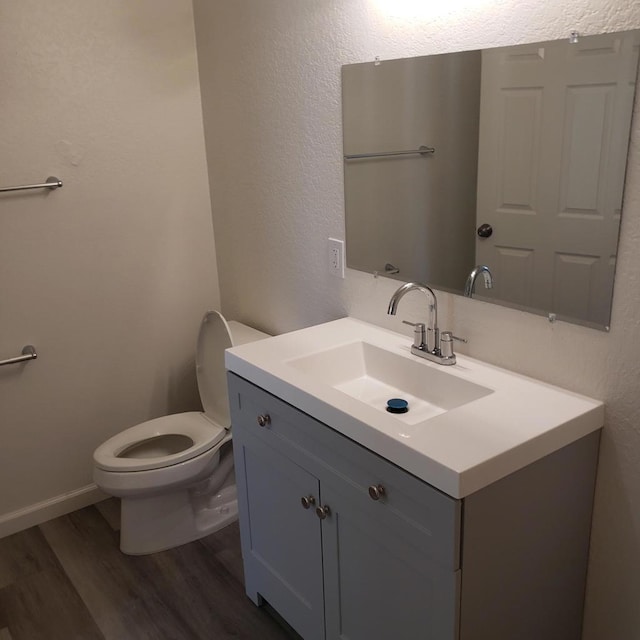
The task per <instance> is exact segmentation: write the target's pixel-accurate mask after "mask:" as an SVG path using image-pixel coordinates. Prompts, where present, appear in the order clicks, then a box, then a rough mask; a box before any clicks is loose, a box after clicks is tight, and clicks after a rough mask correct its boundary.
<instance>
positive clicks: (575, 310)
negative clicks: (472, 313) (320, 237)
mask: <svg viewBox="0 0 640 640" xmlns="http://www.w3.org/2000/svg"><path fill="white" fill-rule="evenodd" d="M571 40H574V41H570V39H569V38H567V39H566V40H563V41H555V42H542V43H536V44H526V45H519V46H513V47H503V48H496V49H487V50H483V51H467V52H461V53H451V54H442V55H434V56H425V57H418V58H409V59H403V60H390V61H382V62H379V61H376V62H368V63H362V64H351V65H346V66H344V67H343V68H342V101H343V131H344V174H345V208H346V240H347V266H348V267H350V268H352V269H358V270H361V271H367V272H370V273H374V274H383V275H386V276H389V277H394V278H397V279H400V280H403V281H411V280H414V281H420V282H425V283H427V284H429V285H431V286H433V287H435V288H438V289H441V290H445V291H449V292H453V293H459V294H463V292H464V290H465V285H469V284H470V282H469V279H468V277H469V275H470V273H471V272H472V270H473V269H474V268H475V267H476V266H477V265H486V266H487V267H489V270H490V272H491V275H492V281H493V287H492V288H490V289H489V288H485V286H484V285H485V280H484V277H479V278H478V279H477V281H476V282H475V289H474V291H473V292H472V296H473V297H475V298H478V299H481V300H483V301H489V302H495V303H498V304H503V305H507V306H511V307H516V308H519V309H523V310H526V311H531V312H534V313H540V314H544V315H549V317H550V319H553V318H558V319H561V320H566V321H569V322H575V323H578V324H584V325H588V326H591V327H595V328H599V329H608V325H609V319H610V313H611V300H612V296H613V280H614V272H615V263H616V254H617V245H618V233H619V228H620V217H621V209H622V200H623V188H624V181H625V170H626V164H627V153H628V147H629V135H630V131H631V115H632V111H633V102H634V96H635V87H636V78H637V75H638V51H639V44H640V31H628V32H621V33H610V34H603V35H597V36H587V37H577V38H572V39H571ZM575 40H577V41H575ZM468 293H469V292H468V291H467V294H468Z"/></svg>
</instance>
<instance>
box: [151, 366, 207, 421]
mask: <svg viewBox="0 0 640 640" xmlns="http://www.w3.org/2000/svg"><path fill="white" fill-rule="evenodd" d="M163 403H164V404H165V408H164V410H163V411H162V412H161V413H159V414H158V415H168V414H171V413H183V412H185V411H202V403H201V402H200V394H199V393H198V381H197V378H196V364H195V360H194V359H193V358H191V359H189V360H188V361H186V362H184V363H183V364H181V365H179V366H177V367H174V368H170V369H168V370H166V369H163V368H159V369H158V371H157V372H156V376H155V380H154V383H153V391H152V393H151V397H150V398H149V407H150V408H152V409H156V410H157V407H161V406H162V405H163ZM155 412H157V411H154V413H155Z"/></svg>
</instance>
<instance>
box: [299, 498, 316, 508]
mask: <svg viewBox="0 0 640 640" xmlns="http://www.w3.org/2000/svg"><path fill="white" fill-rule="evenodd" d="M300 502H301V503H302V506H303V508H304V509H309V508H310V507H312V506H313V505H314V504H315V503H316V499H315V498H314V497H313V496H302V498H300Z"/></svg>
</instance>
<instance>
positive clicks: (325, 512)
mask: <svg viewBox="0 0 640 640" xmlns="http://www.w3.org/2000/svg"><path fill="white" fill-rule="evenodd" d="M316 515H317V516H318V518H320V520H324V519H325V518H326V517H327V516H330V515H331V509H329V505H325V506H324V507H316Z"/></svg>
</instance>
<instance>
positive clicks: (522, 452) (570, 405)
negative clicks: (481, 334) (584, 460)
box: [225, 318, 604, 498]
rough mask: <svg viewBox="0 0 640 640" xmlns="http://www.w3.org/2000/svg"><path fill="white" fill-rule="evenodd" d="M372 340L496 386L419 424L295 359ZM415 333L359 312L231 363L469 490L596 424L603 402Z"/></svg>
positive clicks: (232, 354) (230, 357)
mask: <svg viewBox="0 0 640 640" xmlns="http://www.w3.org/2000/svg"><path fill="white" fill-rule="evenodd" d="M355 341H363V342H366V343H369V344H371V345H374V346H378V347H381V348H383V349H386V350H389V351H392V352H394V353H396V354H398V355H400V356H401V357H403V358H409V359H412V360H415V361H418V362H420V364H421V366H424V367H436V368H437V369H438V370H440V371H444V372H445V373H446V374H448V375H452V376H456V377H459V378H461V379H463V380H466V381H469V382H473V383H475V384H478V385H481V386H483V387H486V388H488V389H490V390H491V391H492V392H491V393H489V394H488V395H485V396H484V397H482V398H480V399H477V400H473V401H472V402H469V403H467V404H464V405H462V406H460V407H457V408H454V409H449V410H448V411H446V412H444V413H441V414H440V415H436V416H434V417H430V418H428V419H426V420H424V421H421V422H417V423H415V424H406V423H403V422H402V421H401V420H399V419H398V416H395V415H392V414H388V413H386V412H384V411H381V410H379V409H377V408H375V407H372V406H368V405H367V404H365V403H363V402H361V401H359V400H356V399H355V398H353V397H351V396H349V395H347V394H345V393H343V392H342V391H339V390H338V389H335V388H333V387H330V386H328V385H326V384H323V383H322V382H319V381H318V380H317V379H316V378H314V377H313V376H312V375H306V374H305V373H303V372H301V371H300V370H299V369H298V368H295V367H294V366H292V365H291V364H289V361H291V360H294V359H297V358H300V357H303V356H306V355H309V354H313V353H315V352H319V351H323V350H325V349H329V348H333V347H335V346H339V345H343V344H349V343H352V342H355ZM410 346H411V339H410V338H408V337H407V336H404V335H401V334H398V333H395V332H392V331H388V330H386V329H382V328H380V327H377V326H375V325H371V324H369V323H366V322H362V321H359V320H355V319H353V318H343V319H341V320H336V321H334V322H328V323H325V324H321V325H317V326H314V327H309V328H307V329H301V330H299V331H293V332H291V333H286V334H282V335H279V336H275V337H272V338H268V339H265V340H260V341H258V342H252V343H249V344H246V345H242V346H238V347H234V348H232V349H229V350H227V352H226V357H225V361H226V366H227V369H228V370H229V371H232V372H233V373H235V374H237V375H239V376H241V377H242V378H245V379H246V380H248V381H249V382H252V383H254V384H256V385H257V386H259V387H262V388H263V389H265V390H266V391H268V392H269V393H272V394H273V395H275V396H277V397H279V398H281V399H282V400H284V401H285V402H288V403H289V404H291V405H293V406H295V407H297V408H298V409H300V410H301V411H304V412H305V413H307V414H309V415H310V416H312V417H313V418H316V419H317V420H320V421H321V422H324V423H325V424H327V425H329V426H330V427H332V428H333V429H335V430H336V431H338V432H340V433H342V434H343V435H345V436H347V437H348V438H351V439H352V440H354V441H356V442H358V443H359V444H361V445H363V446H365V447H367V448H368V449H370V450H371V451H374V452H375V453H377V454H378V455H380V456H382V457H384V458H386V459H387V460H389V461H391V462H393V463H394V464H396V465H398V466H399V467H402V468H403V469H406V470H407V471H409V472H410V473H412V474H413V475H415V476H417V477H418V478H421V479H422V480H424V481H426V482H428V483H429V484H431V485H433V486H434V487H437V488H438V489H440V490H441V491H443V492H445V493H447V494H448V495H450V496H452V497H454V498H462V497H464V496H467V495H469V494H471V493H473V492H475V491H478V490H479V489H481V488H483V487H485V486H487V485H489V484H491V483H492V482H495V481H496V480H499V479H500V478H502V477H504V476H506V475H508V474H510V473H512V472H514V471H517V470H518V469H521V468H522V467H524V466H526V465H528V464H530V463H532V462H534V461H536V460H538V459H540V458H542V457H544V456H546V455H548V454H550V453H552V452H554V451H556V450H558V449H560V448H562V447H564V446H566V445H567V444H570V443H571V442H574V441H575V440H578V439H579V438H581V437H583V436H585V435H587V434H589V433H591V432H593V431H596V430H597V429H599V428H600V427H602V426H603V423H604V405H603V404H602V402H599V401H597V400H593V399H591V398H587V397H585V396H581V395H579V394H576V393H572V392H569V391H565V390H563V389H560V388H559V387H555V386H553V385H549V384H546V383H543V382H539V381H537V380H533V379H532V378H527V377H525V376H521V375H519V374H515V373H512V372H510V371H506V370H505V369H501V368H499V367H494V366H492V365H488V364H484V363H482V362H480V361H478V360H474V359H473V358H468V357H466V356H461V355H459V354H458V355H457V358H458V362H457V364H455V365H453V366H448V367H445V366H443V365H439V364H434V363H431V362H428V361H427V360H424V359H422V358H419V357H417V356H415V355H413V354H411V352H410Z"/></svg>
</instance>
